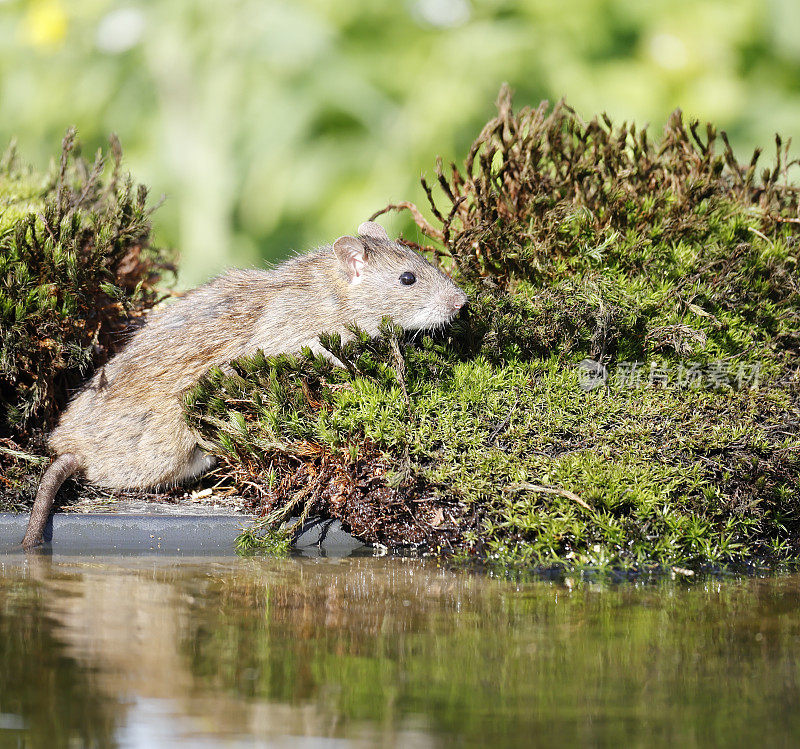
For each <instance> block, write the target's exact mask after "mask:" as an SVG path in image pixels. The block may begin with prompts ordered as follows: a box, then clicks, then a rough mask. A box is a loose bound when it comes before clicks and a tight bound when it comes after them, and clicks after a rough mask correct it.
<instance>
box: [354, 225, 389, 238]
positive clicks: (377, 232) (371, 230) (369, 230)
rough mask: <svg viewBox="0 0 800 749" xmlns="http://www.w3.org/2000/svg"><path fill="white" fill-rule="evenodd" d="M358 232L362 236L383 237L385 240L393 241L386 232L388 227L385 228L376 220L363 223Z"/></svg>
mask: <svg viewBox="0 0 800 749" xmlns="http://www.w3.org/2000/svg"><path fill="white" fill-rule="evenodd" d="M358 233H359V234H360V235H361V236H362V237H372V238H373V239H382V240H383V241H384V242H389V241H391V240H390V239H389V235H388V234H387V233H386V229H384V228H383V227H382V226H381V225H380V224H376V223H375V222H374V221H365V222H364V223H363V224H361V226H359V227H358Z"/></svg>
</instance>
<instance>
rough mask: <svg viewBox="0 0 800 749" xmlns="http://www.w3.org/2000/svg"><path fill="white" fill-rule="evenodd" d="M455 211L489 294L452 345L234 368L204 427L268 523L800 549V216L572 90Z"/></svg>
mask: <svg viewBox="0 0 800 749" xmlns="http://www.w3.org/2000/svg"><path fill="white" fill-rule="evenodd" d="M498 105H499V114H498V117H497V118H495V119H494V120H492V121H491V122H490V123H488V124H487V126H486V127H485V128H484V129H483V132H482V133H481V135H480V137H479V138H478V140H477V141H476V143H475V144H474V146H473V147H472V149H471V151H470V153H469V156H468V158H467V161H466V165H465V167H464V168H463V169H458V168H456V167H455V166H451V168H450V169H449V170H448V172H447V173H445V171H444V170H443V168H442V166H441V164H439V165H438V168H437V177H438V190H439V197H438V198H437V200H438V201H439V203H441V201H442V200H444V201H445V202H446V203H449V208H448V209H447V210H443V209H440V208H439V207H437V205H436V204H435V202H434V191H433V189H431V188H430V187H429V186H428V185H426V190H427V192H428V195H429V197H430V199H431V205H432V208H433V213H434V215H435V216H436V218H437V221H438V226H433V225H431V224H428V223H427V222H426V221H424V219H422V217H421V214H420V213H419V211H418V210H417V209H416V207H414V206H412V205H410V204H401V205H399V206H391V207H390V208H410V209H411V211H412V212H413V214H414V216H415V218H416V219H417V221H418V223H419V224H420V226H421V227H422V228H423V230H424V231H425V233H426V234H427V236H429V237H430V238H431V239H432V240H434V241H435V242H434V245H433V246H431V247H428V248H425V249H428V250H430V251H431V252H432V253H433V254H434V255H435V256H437V257H438V258H439V261H440V263H441V265H442V266H443V267H445V268H446V269H449V270H450V271H451V273H452V274H453V276H454V278H455V279H456V280H457V281H458V282H459V283H461V284H462V285H463V286H464V287H465V288H466V289H467V290H468V291H469V292H470V297H471V302H470V311H469V315H468V317H465V318H463V319H460V320H457V321H456V323H455V324H454V325H453V326H452V327H451V329H450V330H449V331H448V332H447V334H446V335H445V336H444V337H430V336H417V337H416V338H414V339H404V338H403V336H402V335H401V334H400V333H399V332H398V331H397V330H394V329H393V328H392V327H391V326H390V325H388V324H387V325H386V326H385V329H384V334H383V336H382V337H381V338H380V339H378V340H374V341H370V340H368V339H366V338H364V337H363V336H360V335H359V336H357V337H356V339H355V340H354V341H352V342H350V343H347V344H345V345H344V346H342V345H341V343H340V342H339V341H337V340H336V339H333V338H330V337H324V338H323V340H324V343H325V346H326V348H328V350H329V351H331V352H332V353H334V354H335V355H336V356H337V357H338V358H339V359H340V360H341V361H344V362H346V364H347V366H346V368H344V369H342V368H335V367H332V366H331V365H330V364H328V363H327V362H326V361H325V360H324V359H321V358H314V357H312V356H311V355H310V353H308V352H307V353H306V354H305V355H304V356H301V357H296V358H290V357H280V358H277V359H266V358H264V357H260V356H256V357H254V358H252V359H247V360H242V361H239V362H236V363H235V365H234V369H233V372H230V373H223V372H222V371H219V370H215V371H213V372H211V373H210V374H209V376H208V377H206V378H205V379H204V380H203V381H202V382H201V383H199V384H198V386H197V387H196V388H194V389H193V390H192V391H191V392H190V393H189V394H188V395H187V406H188V413H189V419H190V421H191V423H193V424H194V425H195V426H196V427H197V428H198V430H199V431H200V432H201V433H202V434H203V435H204V438H205V439H206V440H207V443H208V445H209V446H211V448H212V449H213V450H214V451H215V452H217V454H219V455H220V456H221V457H222V459H223V462H224V464H225V466H227V470H228V473H229V477H230V480H231V481H232V482H233V484H234V485H235V486H237V487H238V488H239V490H241V491H243V492H246V493H248V494H249V496H251V497H252V501H253V506H254V507H256V508H260V509H262V510H263V511H264V513H265V520H264V521H262V522H261V523H260V524H259V525H257V527H256V528H255V529H253V531H251V532H249V533H248V534H246V537H245V539H244V541H245V543H246V544H247V545H253V544H257V543H258V542H259V540H260V539H261V538H263V537H270V538H273V537H274V533H273V530H274V527H275V524H276V523H277V522H278V521H279V520H280V519H282V518H283V517H284V516H285V515H287V514H292V513H298V512H301V511H302V512H303V513H306V514H307V513H315V514H325V515H331V516H336V517H341V518H342V519H343V520H344V521H345V522H346V523H347V524H349V526H350V527H351V528H352V529H353V531H354V532H355V533H356V534H358V535H359V536H361V537H362V538H364V539H365V540H367V541H370V542H379V543H384V544H386V545H398V544H421V545H424V546H425V547H426V548H430V549H433V550H451V551H453V552H455V553H457V554H461V555H475V556H478V557H479V558H489V559H499V560H502V561H504V562H520V563H526V564H531V563H532V564H537V565H552V564H573V565H588V566H610V565H613V566H635V567H639V568H644V567H648V566H650V565H680V566H687V565H694V566H698V565H704V564H714V565H725V564H732V563H738V562H752V561H763V562H777V561H786V560H796V559H797V558H798V556H800V544H799V543H798V542H799V541H800V272H799V271H798V257H800V256H799V255H798V253H800V246H799V245H800V238H799V233H800V212H799V211H798V190H797V188H795V187H794V186H793V185H791V184H790V183H789V181H788V177H787V174H788V171H789V169H790V167H791V166H792V163H791V162H790V161H789V159H788V151H787V148H786V146H784V145H783V144H782V143H781V141H780V139H778V140H777V158H776V162H775V165H774V166H772V167H770V168H768V169H765V170H762V171H761V172H760V173H759V170H758V161H759V154H758V153H756V154H755V155H754V157H753V159H752V160H751V161H750V162H749V163H748V164H745V165H740V164H739V163H737V161H736V160H735V159H734V157H733V154H732V152H731V150H730V147H729V146H728V143H727V139H726V138H725V137H724V134H723V135H722V142H723V150H722V152H721V153H717V152H716V151H715V144H716V133H715V131H714V129H713V128H712V127H711V126H709V127H707V128H706V129H705V131H704V135H701V134H700V130H699V128H698V125H697V124H696V123H691V124H689V125H688V126H686V125H684V123H683V120H682V118H681V116H680V113H675V114H674V115H673V116H672V117H671V119H670V121H669V123H668V125H667V127H666V129H665V132H664V137H663V138H662V140H661V141H660V142H659V143H652V142H651V140H650V139H649V137H648V134H647V132H646V131H640V130H636V129H635V128H634V127H633V126H626V125H623V126H622V127H618V128H615V127H614V126H613V125H612V123H610V122H609V121H608V119H607V118H600V119H595V120H592V121H591V122H590V123H584V122H582V121H581V120H580V118H579V117H578V116H577V115H576V114H575V113H574V112H573V111H572V110H570V109H569V108H568V107H566V106H564V105H563V104H560V105H558V106H556V107H555V108H554V109H553V110H551V111H549V113H548V109H547V107H546V106H545V105H542V106H540V107H539V108H538V109H536V110H522V111H521V112H519V113H517V114H515V113H514V112H513V111H512V109H511V100H510V95H509V94H508V92H507V91H505V90H504V91H503V92H501V96H500V99H499V101H498Z"/></svg>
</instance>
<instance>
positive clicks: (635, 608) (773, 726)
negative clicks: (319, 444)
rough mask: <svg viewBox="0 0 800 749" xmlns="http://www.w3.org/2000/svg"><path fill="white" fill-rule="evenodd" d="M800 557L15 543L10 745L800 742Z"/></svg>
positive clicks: (1, 696)
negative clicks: (473, 557) (673, 558)
mask: <svg viewBox="0 0 800 749" xmlns="http://www.w3.org/2000/svg"><path fill="white" fill-rule="evenodd" d="M799 604H800V578H798V577H796V576H785V577H775V578H766V579H752V578H750V579H726V580H705V581H699V582H692V583H688V584H687V583H685V582H681V581H672V580H660V581H657V582H639V583H623V584H616V585H615V584H600V583H581V582H580V581H577V580H576V581H570V580H566V581H561V582H548V581H535V582H528V583H524V584H520V583H513V582H508V581H503V580H499V579H492V578H490V577H488V576H485V575H478V574H472V573H467V572H452V571H449V570H446V569H443V568H441V567H439V566H437V564H436V563H435V562H432V561H428V560H415V559H405V560H403V559H391V558H371V557H360V558H358V557H356V558H348V559H340V560H329V559H304V558H291V559H284V560H276V559H239V558H195V559H187V558H183V559H176V558H161V559H159V558H143V557H138V558H137V557H132V558H103V559H101V558H67V557H60V558H59V557H55V558H54V557H47V556H35V557H31V558H29V559H23V558H22V557H20V556H16V557H11V556H9V557H0V746H2V747H6V746H10V747H14V746H26V747H39V746H42V747H60V746H70V747H78V746H95V747H105V746H123V747H148V748H149V747H159V746H173V745H181V746H188V747H217V746H232V747H240V746H242V747H251V746H278V747H350V746H357V747H361V746H365V747H366V746H402V747H429V746H464V747H469V746H476V747H477V746H480V747H486V746H490V747H501V746H576V745H577V746H648V747H649V746H689V747H691V746H717V745H724V746H750V745H752V744H753V743H758V744H759V745H763V746H770V747H772V746H790V745H796V744H797V742H798V740H800V711H798V709H797V708H798V705H800V688H799V687H798V671H799V670H800V665H799V664H800V608H799Z"/></svg>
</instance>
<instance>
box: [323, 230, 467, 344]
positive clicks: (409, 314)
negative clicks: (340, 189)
mask: <svg viewBox="0 0 800 749" xmlns="http://www.w3.org/2000/svg"><path fill="white" fill-rule="evenodd" d="M333 251H334V254H335V255H336V258H337V260H338V261H339V270H340V273H341V274H342V277H343V278H344V279H345V280H346V281H347V293H348V303H349V306H350V307H351V309H352V311H353V312H354V313H356V322H357V323H358V324H359V325H360V326H361V327H362V328H364V329H365V330H376V329H377V325H378V323H379V322H380V320H381V318H382V317H384V316H389V317H391V318H392V320H393V321H394V322H395V323H396V324H397V325H400V326H401V327H403V328H405V329H406V330H421V329H425V328H435V327H437V326H439V325H443V324H445V323H447V322H450V320H452V319H453V317H455V316H456V314H458V311H459V310H460V309H461V308H462V307H463V306H464V305H465V304H466V303H467V295H466V294H465V293H464V292H463V291H461V289H459V288H458V286H456V285H455V284H454V283H453V282H452V281H451V280H450V279H449V278H448V277H447V276H446V275H445V274H444V273H442V272H441V271H440V270H438V269H437V268H434V267H433V266H432V265H431V264H430V263H429V262H428V261H427V260H425V259H424V258H422V257H421V256H420V255H418V254H417V253H416V252H414V251H413V250H411V249H409V248H408V247H404V246H403V245H401V244H398V243H397V242H393V241H392V240H391V239H389V235H388V234H387V233H386V230H385V229H384V228H383V227H382V226H380V225H379V224H376V223H373V222H372V221H366V222H365V223H363V224H361V226H359V227H358V236H357V237H339V239H337V240H336V242H335V243H334V245H333Z"/></svg>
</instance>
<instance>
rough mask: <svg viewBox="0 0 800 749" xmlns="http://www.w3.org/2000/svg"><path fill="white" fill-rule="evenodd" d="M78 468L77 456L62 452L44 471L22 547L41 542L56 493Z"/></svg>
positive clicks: (31, 546) (30, 546)
mask: <svg viewBox="0 0 800 749" xmlns="http://www.w3.org/2000/svg"><path fill="white" fill-rule="evenodd" d="M79 468H80V463H79V462H78V457H77V456H76V455H73V454H72V453H64V455H59V457H57V458H56V459H55V460H54V461H53V463H52V464H51V466H50V468H48V469H47V470H46V471H45V473H44V476H42V481H41V483H40V484H39V491H37V492H36V499H35V500H34V502H33V509H32V510H31V518H30V520H29V521H28V530H27V531H26V532H25V538H23V539H22V547H23V548H24V549H32V548H33V547H34V546H38V545H39V544H40V543H42V534H43V533H44V527H45V525H47V519H48V518H49V517H50V510H52V509H53V502H54V501H55V498H56V494H57V493H58V490H59V489H60V488H61V484H63V483H64V481H66V479H68V478H69V477H70V476H72V474H73V473H75V472H76V471H77V470H78V469H79Z"/></svg>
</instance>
